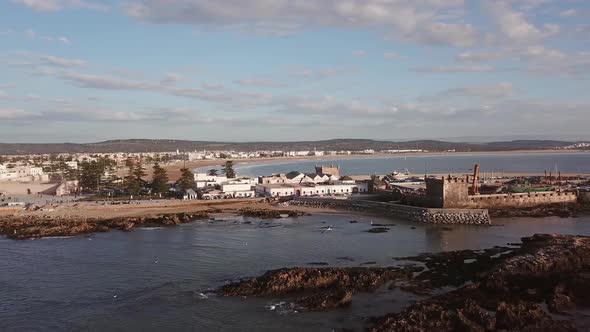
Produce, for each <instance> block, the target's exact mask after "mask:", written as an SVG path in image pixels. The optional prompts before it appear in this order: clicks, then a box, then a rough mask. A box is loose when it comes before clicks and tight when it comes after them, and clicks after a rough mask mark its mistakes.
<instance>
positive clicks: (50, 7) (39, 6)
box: [12, 0, 61, 12]
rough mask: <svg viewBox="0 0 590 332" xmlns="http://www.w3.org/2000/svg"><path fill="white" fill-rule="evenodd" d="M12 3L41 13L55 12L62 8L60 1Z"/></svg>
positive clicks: (27, 0)
mask: <svg viewBox="0 0 590 332" xmlns="http://www.w3.org/2000/svg"><path fill="white" fill-rule="evenodd" d="M12 2H14V3H17V4H20V5H23V6H26V7H29V8H30V9H32V10H36V11H40V12H53V11H57V10H59V9H60V7H61V5H60V1H59V0H12Z"/></svg>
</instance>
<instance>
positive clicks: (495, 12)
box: [483, 0, 559, 44]
mask: <svg viewBox="0 0 590 332" xmlns="http://www.w3.org/2000/svg"><path fill="white" fill-rule="evenodd" d="M483 6H484V8H485V9H486V12H488V13H489V14H490V16H491V18H492V20H493V21H494V23H495V25H496V26H497V28H498V30H499V32H500V34H501V36H502V37H503V38H505V39H506V40H507V41H509V42H512V43H525V44H528V43H535V42H538V41H539V40H541V39H543V38H546V37H550V36H552V35H555V34H556V33H558V32H559V26H557V25H556V24H545V26H544V30H542V29H540V28H538V27H536V26H535V25H534V24H533V23H530V22H529V21H528V20H527V19H526V18H525V16H524V15H523V13H521V12H518V11H515V10H513V9H512V8H511V7H510V3H509V2H507V1H500V0H499V1H485V2H483Z"/></svg>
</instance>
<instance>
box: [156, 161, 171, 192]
mask: <svg viewBox="0 0 590 332" xmlns="http://www.w3.org/2000/svg"><path fill="white" fill-rule="evenodd" d="M153 169H154V175H153V178H152V190H153V192H154V194H160V195H161V194H166V193H168V189H170V188H169V186H168V180H169V179H168V173H167V172H166V170H165V169H164V168H162V167H160V164H158V163H156V164H155V165H154V167H153Z"/></svg>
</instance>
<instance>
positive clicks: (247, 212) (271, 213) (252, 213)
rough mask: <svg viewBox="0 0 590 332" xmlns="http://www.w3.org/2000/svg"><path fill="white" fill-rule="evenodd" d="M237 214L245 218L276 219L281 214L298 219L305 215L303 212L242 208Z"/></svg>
mask: <svg viewBox="0 0 590 332" xmlns="http://www.w3.org/2000/svg"><path fill="white" fill-rule="evenodd" d="M239 214H240V215H242V216H245V217H256V218H274V219H278V218H280V217H281V214H286V215H288V216H289V217H300V216H303V215H305V213H304V212H301V211H295V210H272V209H254V208H244V209H240V211H239Z"/></svg>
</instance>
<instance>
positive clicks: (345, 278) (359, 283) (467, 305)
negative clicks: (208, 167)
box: [219, 235, 590, 331]
mask: <svg viewBox="0 0 590 332" xmlns="http://www.w3.org/2000/svg"><path fill="white" fill-rule="evenodd" d="M396 260H398V261H404V262H406V263H407V264H405V265H400V266H392V267H348V268H347V267H345V268H333V267H321V268H315V267H295V268H285V269H279V270H271V271H268V272H266V273H265V274H263V275H262V276H260V277H255V278H250V279H245V280H241V281H238V282H233V283H229V284H227V285H224V286H222V287H221V288H220V289H219V293H220V294H222V295H225V296H281V297H284V298H285V299H287V300H289V301H291V302H292V303H294V304H295V305H296V306H297V307H299V308H301V309H302V310H308V311H318V310H330V309H336V308H338V307H342V306H347V305H350V304H351V303H352V301H353V299H354V294H356V293H359V292H373V291H375V290H377V289H381V288H388V289H396V288H397V289H400V290H403V291H405V292H408V293H413V294H419V295H422V296H424V297H425V299H424V300H421V301H419V302H417V303H415V304H413V305H411V306H409V307H407V308H406V309H404V310H403V311H402V312H396V313H391V314H387V315H385V316H382V317H373V318H368V319H367V321H366V328H367V330H369V331H432V330H436V331H500V330H511V331H516V330H518V331H549V330H560V331H575V330H577V329H579V327H577V326H576V325H575V324H574V321H575V318H576V317H575V315H572V312H571V309H572V308H575V307H576V306H577V307H587V306H590V237H583V236H560V235H534V236H532V237H526V238H523V239H522V243H519V244H512V245H509V246H506V247H494V248H491V249H487V250H462V251H453V252H443V253H437V254H422V255H419V256H416V257H404V258H396ZM448 289H450V291H449V290H448Z"/></svg>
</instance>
